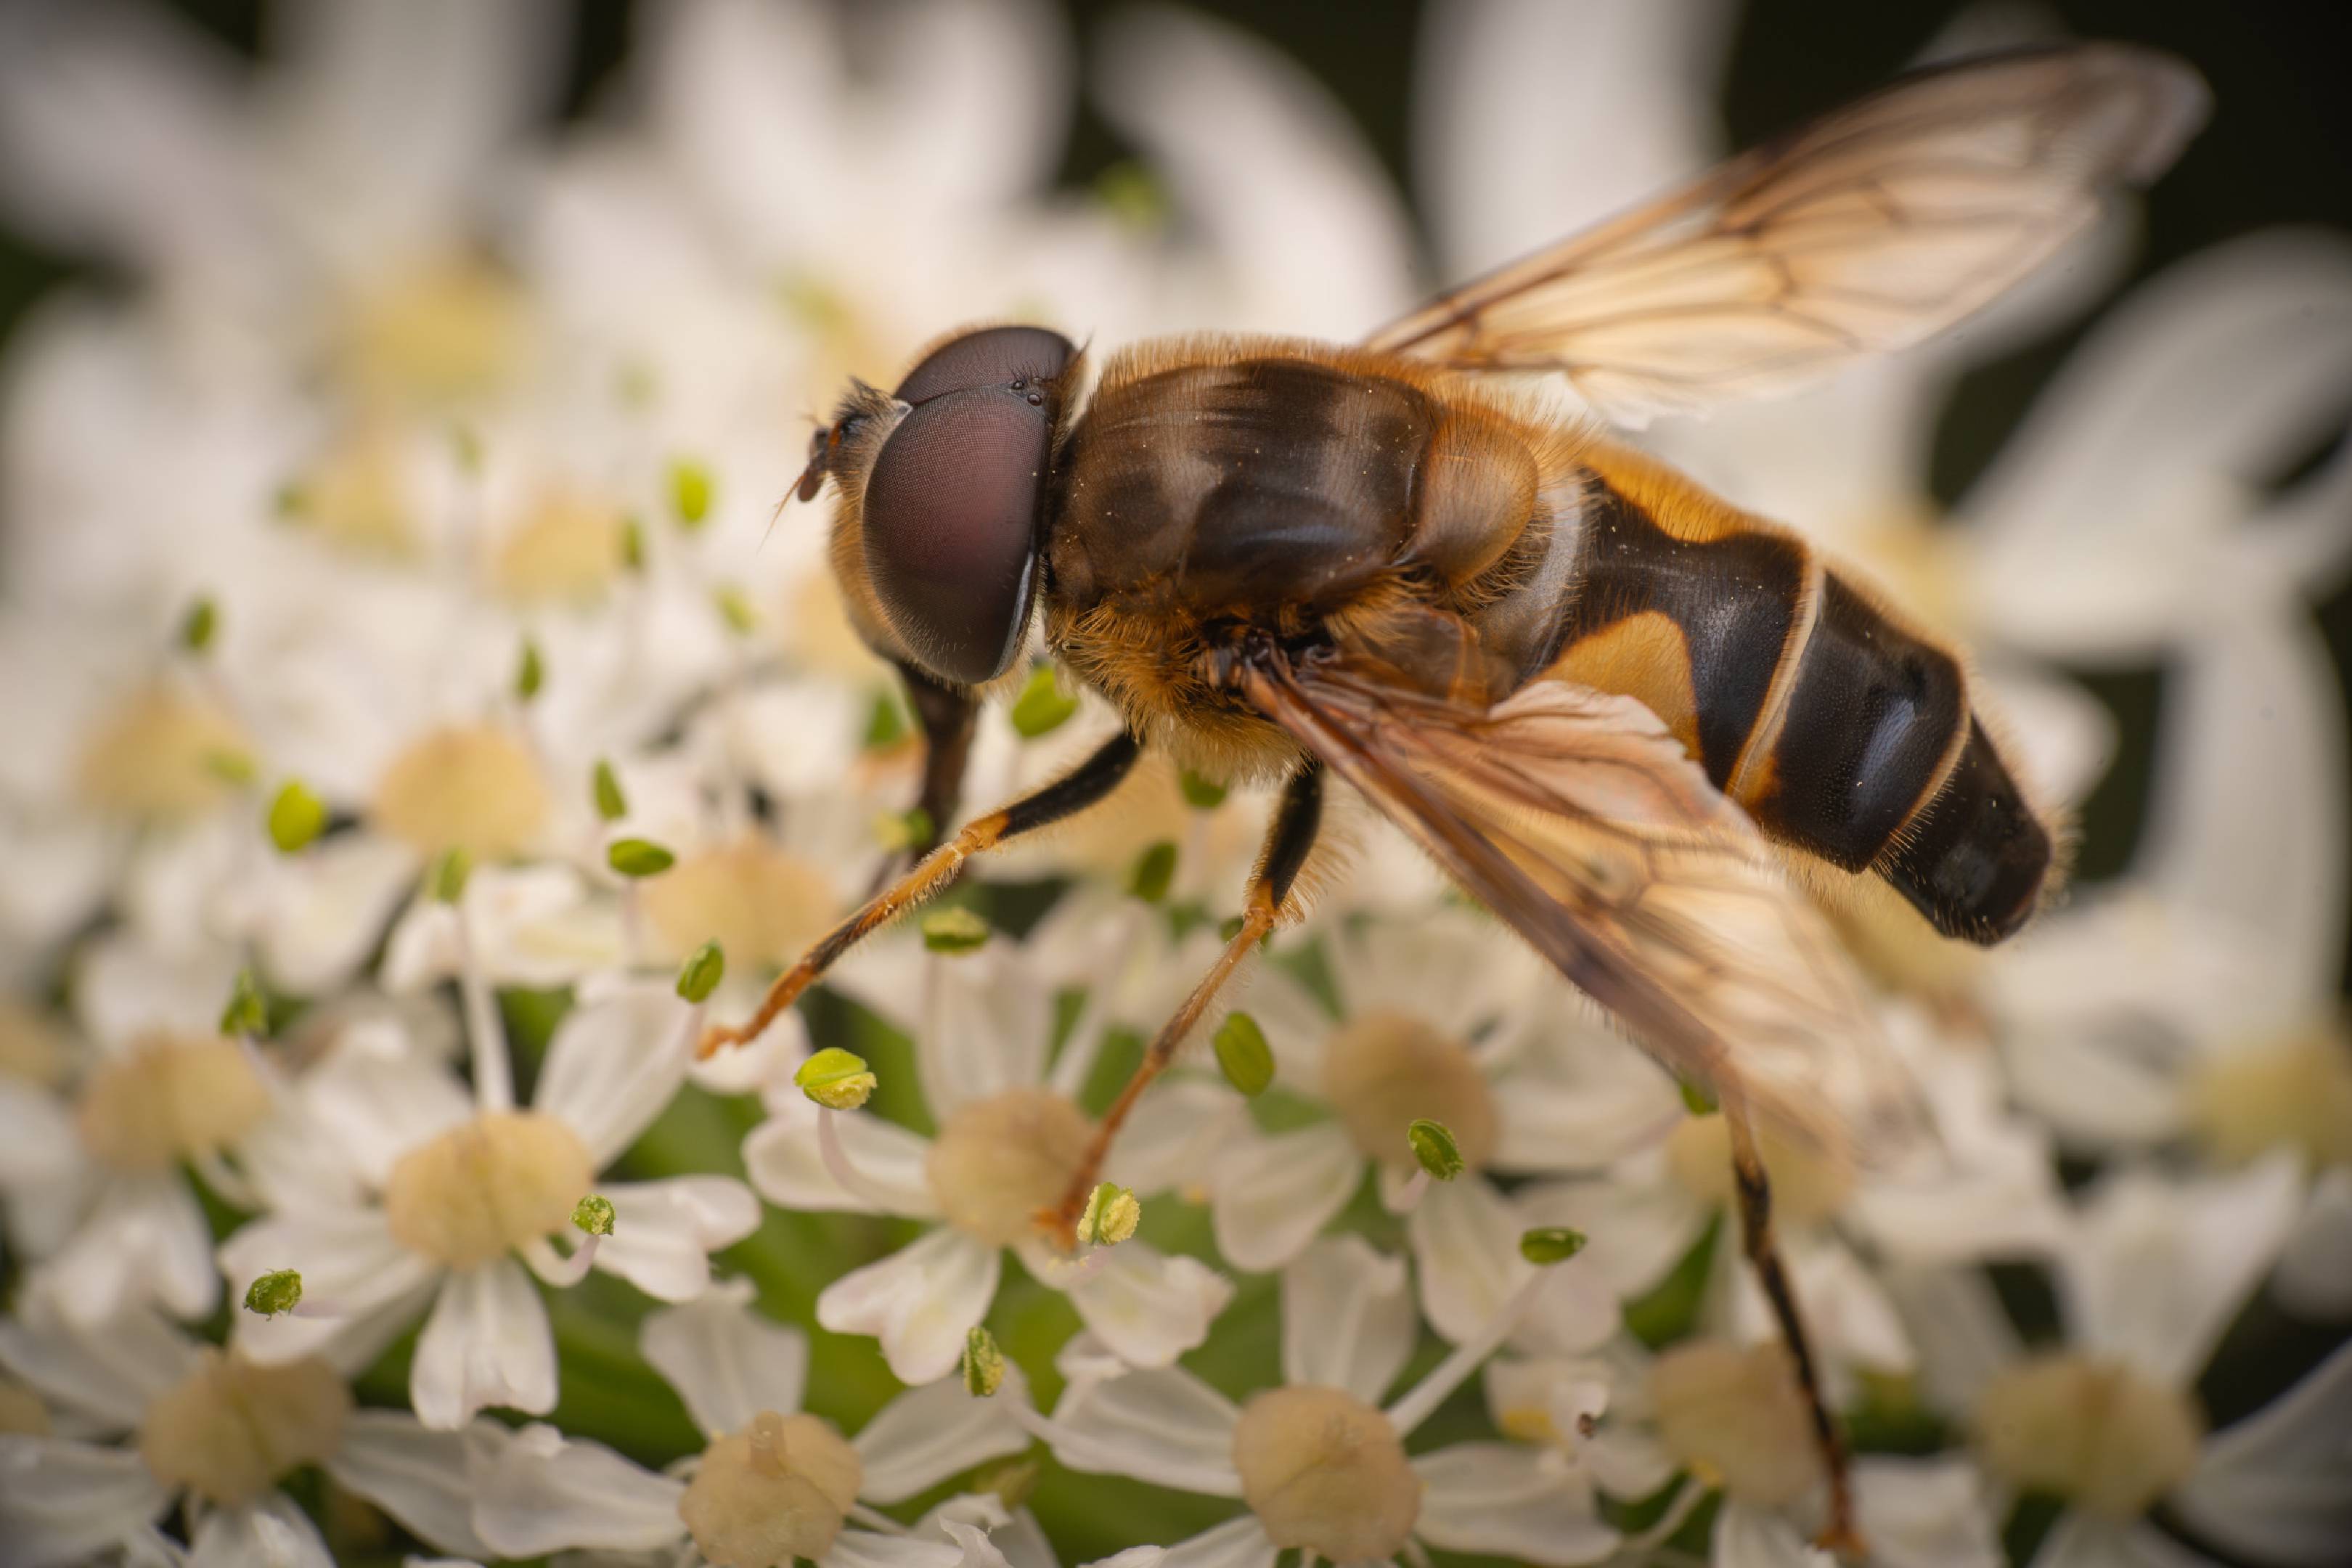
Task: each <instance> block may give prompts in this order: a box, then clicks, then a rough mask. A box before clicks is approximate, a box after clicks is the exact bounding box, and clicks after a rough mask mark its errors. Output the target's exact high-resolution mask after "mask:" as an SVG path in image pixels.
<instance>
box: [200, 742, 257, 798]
mask: <svg viewBox="0 0 2352 1568" xmlns="http://www.w3.org/2000/svg"><path fill="white" fill-rule="evenodd" d="M205 772H206V773H210V774H212V775H213V777H215V778H216V779H218V780H220V781H221V783H223V784H234V785H236V787H238V788H240V789H242V788H243V787H245V786H246V785H247V784H251V783H252V782H253V781H254V780H255V779H257V778H258V777H259V776H260V770H259V769H258V768H257V767H255V766H254V763H253V759H252V757H250V756H248V755H247V753H245V752H236V751H230V750H227V749H226V748H223V749H221V750H218V751H211V752H205Z"/></svg>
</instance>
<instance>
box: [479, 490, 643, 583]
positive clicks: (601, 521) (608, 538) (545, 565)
mask: <svg viewBox="0 0 2352 1568" xmlns="http://www.w3.org/2000/svg"><path fill="white" fill-rule="evenodd" d="M623 526H624V521H623V519H622V516H621V512H620V510H619V509H618V508H617V507H613V506H608V505H604V504H602V503H599V502H597V501H593V500H589V499H588V498H587V497H585V496H583V495H581V494H579V493H577V492H576V491H572V490H568V489H550V490H547V491H545V492H543V493H542V494H541V496H540V497H539V498H538V499H537V500H535V501H533V502H532V503H531V506H530V510H528V511H526V512H525V513H524V514H523V515H522V517H521V519H520V521H517V522H516V523H515V525H514V526H513V527H512V528H510V529H509V530H508V531H507V533H506V535H505V537H504V538H502V539H501V540H499V545H498V553H497V556H496V558H495V559H494V560H493V561H492V563H491V567H490V572H491V575H492V577H493V578H494V579H495V580H496V581H497V583H498V585H499V588H501V589H503V590H504V591H505V592H506V593H508V594H510V595H513V596H514V597H516V598H518V599H564V600H571V601H574V602H579V601H586V600H593V599H594V598H595V597H597V596H598V595H601V594H603V593H604V590H605V589H606V588H608V587H610V586H611V585H612V584H613V580H614V578H615V577H617V576H619V575H620V572H621V564H622V545H621V535H622V530H623Z"/></svg>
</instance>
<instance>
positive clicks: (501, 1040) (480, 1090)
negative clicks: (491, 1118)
mask: <svg viewBox="0 0 2352 1568" xmlns="http://www.w3.org/2000/svg"><path fill="white" fill-rule="evenodd" d="M449 912H450V914H451V916H452V917H453V918H454V919H455V920H456V921H457V992H458V994H459V996H460V997H461V998H462V999H463V1001H464V1003H465V1012H466V1043H467V1046H468V1047H470V1048H471V1052H472V1057H473V1063H474V1102H475V1104H476V1106H477V1107H478V1108H479V1109H480V1110H486V1111H499V1110H513V1109H514V1103H515V1094H514V1063H513V1060H512V1058H510V1057H509V1055H508V1054H507V1029H506V1022H505V1020H504V1019H502V1018H500V1017H499V1004H498V998H497V997H496V996H495V995H493V994H491V991H490V982H489V976H488V975H487V974H485V973H483V972H482V964H481V960H480V958H479V956H478V954H477V953H476V952H475V947H474V924H473V919H472V917H471V916H470V915H468V914H467V910H466V900H465V898H464V896H463V895H462V894H461V895H460V896H459V897H457V898H456V899H453V900H450V901H449Z"/></svg>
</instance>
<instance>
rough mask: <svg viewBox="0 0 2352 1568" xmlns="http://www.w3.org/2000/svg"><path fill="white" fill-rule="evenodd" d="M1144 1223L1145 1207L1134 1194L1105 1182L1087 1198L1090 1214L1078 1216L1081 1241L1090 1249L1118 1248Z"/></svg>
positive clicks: (1098, 1185)
mask: <svg viewBox="0 0 2352 1568" xmlns="http://www.w3.org/2000/svg"><path fill="white" fill-rule="evenodd" d="M1142 1223H1143V1205H1142V1204H1141V1203H1139V1202H1138V1201H1137V1199H1136V1196H1135V1194H1133V1193H1131V1192H1129V1191H1128V1190H1127V1189H1126V1188H1125V1187H1122V1186H1119V1185H1118V1184H1115V1183H1111V1182H1102V1183H1099V1184H1097V1185H1096V1187H1095V1190H1094V1191H1093V1192H1092V1193H1091V1194H1088V1195H1087V1211H1086V1213H1084V1214H1082V1215H1079V1216H1078V1240H1079V1241H1080V1242H1081V1243H1082V1244H1084V1245H1086V1246H1087V1247H1117V1246H1118V1244H1119V1243H1120V1242H1122V1241H1125V1240H1126V1239H1127V1238H1128V1237H1130V1236H1133V1235H1134V1234H1135V1227H1136V1226H1139V1225H1141V1224H1142Z"/></svg>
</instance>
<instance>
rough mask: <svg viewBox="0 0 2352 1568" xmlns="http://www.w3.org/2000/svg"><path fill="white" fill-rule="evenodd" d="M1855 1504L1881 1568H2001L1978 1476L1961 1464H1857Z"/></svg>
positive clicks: (1936, 1461) (1905, 1461)
mask: <svg viewBox="0 0 2352 1568" xmlns="http://www.w3.org/2000/svg"><path fill="white" fill-rule="evenodd" d="M1853 1506H1854V1519H1855V1522H1856V1523H1857V1524H1858V1525H1859V1526H1860V1527H1861V1531H1862V1535H1863V1539H1864V1540H1865V1541H1867V1542H1870V1560H1871V1561H1872V1562H1873V1563H1883V1564H1885V1568H2000V1564H2001V1562H2002V1558H2001V1550H2000V1535H1999V1531H1997V1529H1996V1528H1995V1521H1994V1517H1993V1512H1992V1504H1991V1501H1990V1499H1989V1498H1988V1497H1987V1496H1986V1495H1985V1484H1984V1478H1983V1477H1982V1476H1980V1475H1979V1474H1978V1473H1977V1468H1976V1467H1975V1466H1974V1465H1972V1464H1970V1463H1969V1462H1968V1461H1967V1460H1966V1459H1887V1458H1866V1459H1861V1460H1857V1461H1856V1462H1855V1464H1854V1467H1853Z"/></svg>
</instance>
